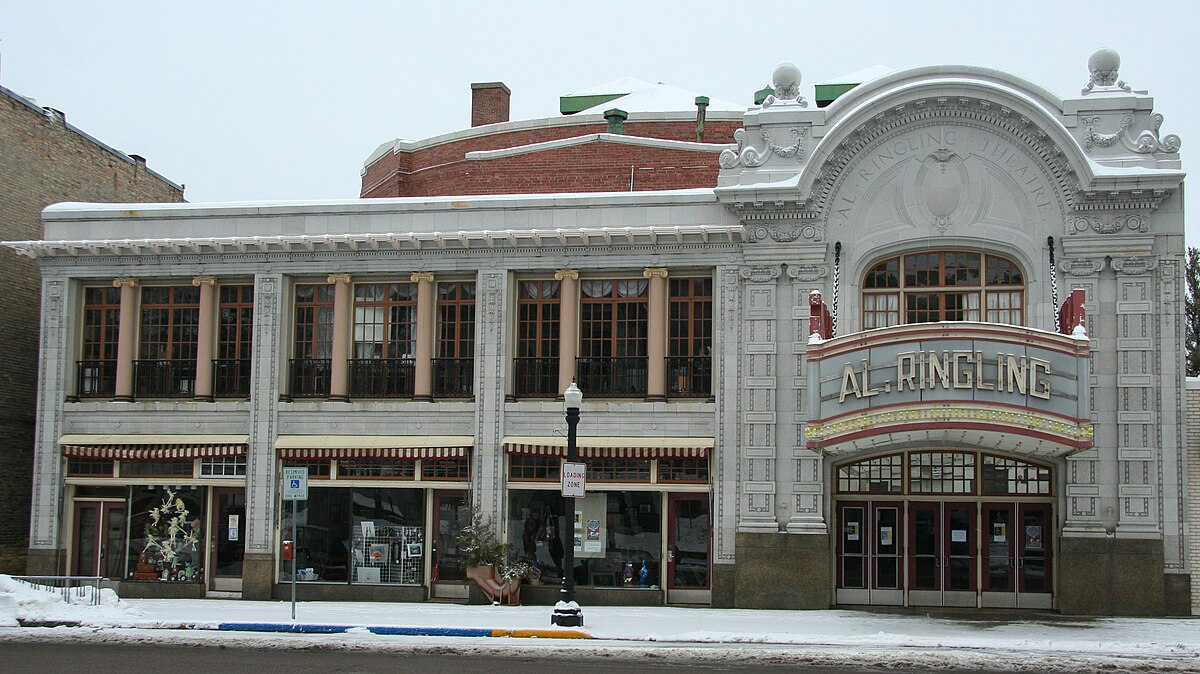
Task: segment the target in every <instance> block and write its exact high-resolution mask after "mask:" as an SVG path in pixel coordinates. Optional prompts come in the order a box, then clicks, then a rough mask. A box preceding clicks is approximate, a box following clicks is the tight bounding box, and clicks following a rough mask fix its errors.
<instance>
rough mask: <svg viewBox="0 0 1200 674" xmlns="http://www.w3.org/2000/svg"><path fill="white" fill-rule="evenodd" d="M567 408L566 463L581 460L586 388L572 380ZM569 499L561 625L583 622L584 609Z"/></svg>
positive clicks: (558, 608) (568, 499) (557, 621)
mask: <svg viewBox="0 0 1200 674" xmlns="http://www.w3.org/2000/svg"><path fill="white" fill-rule="evenodd" d="M563 401H564V403H565V405H566V408H567V463H574V462H576V461H578V460H579V448H578V447H577V446H576V444H575V428H576V427H577V426H578V425H579V406H580V405H581V404H582V403H583V391H580V390H579V387H578V386H576V385H575V382H571V385H570V386H568V387H567V390H566V391H564V392H563ZM563 500H564V502H565V503H566V506H565V508H566V513H565V514H566V517H565V518H564V519H565V520H566V526H565V527H563V584H562V590H561V591H560V592H559V599H558V603H557V604H555V606H554V614H553V615H551V616H550V624H551V625H558V626H559V627H581V626H583V612H582V611H580V610H579V605H578V604H576V603H575V497H574V496H565V497H563Z"/></svg>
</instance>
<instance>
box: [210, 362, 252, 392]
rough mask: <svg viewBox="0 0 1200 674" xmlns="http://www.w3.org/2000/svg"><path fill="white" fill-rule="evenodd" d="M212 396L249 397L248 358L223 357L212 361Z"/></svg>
mask: <svg viewBox="0 0 1200 674" xmlns="http://www.w3.org/2000/svg"><path fill="white" fill-rule="evenodd" d="M213 397H214V398H249V397H250V359H249V358H223V359H220V360H214V361H213Z"/></svg>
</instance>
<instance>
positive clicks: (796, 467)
mask: <svg viewBox="0 0 1200 674" xmlns="http://www.w3.org/2000/svg"><path fill="white" fill-rule="evenodd" d="M828 276H829V267H828V265H826V264H824V263H815V262H814V263H801V264H791V265H788V267H787V277H788V279H790V280H791V307H790V309H791V311H790V316H789V317H788V322H789V323H790V324H791V325H790V327H791V335H790V342H789V343H790V344H791V354H790V357H789V359H788V360H789V363H790V365H791V368H790V370H791V371H790V377H791V385H790V386H787V387H785V388H787V390H788V392H789V393H790V394H791V397H792V399H791V400H790V401H789V404H787V405H784V404H783V403H782V401H781V405H780V407H781V409H790V410H793V412H792V423H791V424H788V430H789V431H790V433H789V435H790V438H789V442H788V444H787V448H788V450H789V451H788V452H787V454H788V457H787V458H788V459H789V461H788V463H789V464H790V465H791V466H792V467H793V470H792V471H791V472H790V473H789V475H788V482H789V483H790V485H789V486H790V492H791V494H790V496H791V501H792V502H791V504H790V510H791V514H790V516H789V518H788V520H787V531H788V533H797V534H827V533H828V522H827V521H826V518H825V514H826V513H825V481H824V478H823V471H822V460H821V455H820V454H819V453H818V452H816V451H814V450H811V449H808V448H807V446H806V443H805V440H804V425H805V423H806V422H807V421H808V412H809V410H808V396H807V395H806V392H807V391H808V387H809V385H810V384H811V385H813V386H816V385H817V382H809V381H808V367H807V360H806V354H807V351H808V335H809V334H811V332H812V329H811V327H810V326H809V317H810V315H811V312H810V310H809V296H810V293H811V292H812V291H814V290H823V289H824V285H825V279H826V278H827V277H828Z"/></svg>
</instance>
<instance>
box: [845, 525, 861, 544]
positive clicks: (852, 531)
mask: <svg viewBox="0 0 1200 674" xmlns="http://www.w3.org/2000/svg"><path fill="white" fill-rule="evenodd" d="M846 540H847V541H857V540H858V522H846Z"/></svg>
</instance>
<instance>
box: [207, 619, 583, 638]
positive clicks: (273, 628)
mask: <svg viewBox="0 0 1200 674" xmlns="http://www.w3.org/2000/svg"><path fill="white" fill-rule="evenodd" d="M216 629H218V630H222V631H227V632H285V633H291V634H341V633H345V632H349V631H351V630H367V631H368V632H370V633H371V634H386V635H396V636H407V637H513V638H526V639H591V638H592V635H590V634H588V633H587V632H582V631H580V630H551V629H489V628H481V627H388V626H369V625H321V624H316V625H314V624H296V623H218V624H217V625H216Z"/></svg>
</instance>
